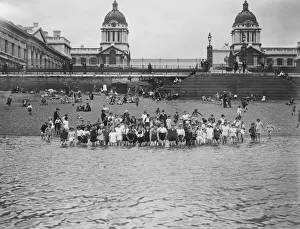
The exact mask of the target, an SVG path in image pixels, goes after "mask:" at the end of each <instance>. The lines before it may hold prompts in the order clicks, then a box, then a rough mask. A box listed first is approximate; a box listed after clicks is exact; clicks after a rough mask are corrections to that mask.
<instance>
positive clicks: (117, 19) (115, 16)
mask: <svg viewBox="0 0 300 229" xmlns="http://www.w3.org/2000/svg"><path fill="white" fill-rule="evenodd" d="M111 22H114V23H116V24H122V25H126V26H127V25H128V24H127V22H126V18H125V16H124V14H123V13H122V12H120V11H119V10H118V3H117V1H116V0H115V1H114V3H113V9H112V10H111V11H110V12H109V13H108V14H107V15H106V17H105V18H104V22H103V23H102V26H104V25H107V24H110V23H111Z"/></svg>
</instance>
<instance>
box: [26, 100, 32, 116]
mask: <svg viewBox="0 0 300 229" xmlns="http://www.w3.org/2000/svg"><path fill="white" fill-rule="evenodd" d="M32 109H33V107H32V105H31V104H30V103H29V104H28V106H27V110H28V113H29V115H32Z"/></svg>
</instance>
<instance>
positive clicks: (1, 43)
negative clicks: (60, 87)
mask: <svg viewBox="0 0 300 229" xmlns="http://www.w3.org/2000/svg"><path fill="white" fill-rule="evenodd" d="M55 47H56V45H55V44H53V46H52V44H51V43H48V40H47V36H46V35H45V32H44V31H43V30H42V28H41V27H39V25H38V23H34V24H33V26H31V27H23V26H21V25H18V26H17V25H15V24H13V23H12V22H10V21H7V20H5V19H4V18H0V65H1V66H2V65H3V64H4V63H6V64H7V65H8V67H10V68H18V69H20V68H23V67H24V66H26V67H27V69H28V68H29V69H30V68H60V67H61V65H62V63H63V62H64V61H69V59H70V55H66V53H64V52H60V51H58V50H57V49H56V48H55ZM68 47H70V45H69V46H68ZM69 52H70V48H69Z"/></svg>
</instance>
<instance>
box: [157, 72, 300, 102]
mask: <svg viewBox="0 0 300 229" xmlns="http://www.w3.org/2000/svg"><path fill="white" fill-rule="evenodd" d="M161 91H165V92H167V91H171V92H172V93H179V95H180V97H181V98H182V99H195V98H201V97H202V96H203V95H204V96H212V95H214V94H215V93H217V92H219V93H222V92H223V91H230V92H231V93H232V94H237V95H238V96H239V97H246V96H249V95H250V94H251V93H253V94H254V95H256V96H258V97H261V96H263V95H266V96H267V98H268V99H274V100H287V99H289V98H291V97H293V98H295V99H297V98H298V99H300V78H293V79H292V80H291V82H288V81H287V80H284V79H281V78H279V77H276V76H264V75H255V74H234V75H232V74H209V75H208V74H205V75H201V74H200V75H195V76H192V77H189V78H187V79H185V80H184V81H182V82H181V83H178V84H176V85H174V86H172V85H164V86H163V88H161Z"/></svg>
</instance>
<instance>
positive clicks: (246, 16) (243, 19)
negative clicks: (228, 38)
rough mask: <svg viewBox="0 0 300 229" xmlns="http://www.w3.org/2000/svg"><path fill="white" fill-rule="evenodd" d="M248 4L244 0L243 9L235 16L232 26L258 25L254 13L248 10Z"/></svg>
mask: <svg viewBox="0 0 300 229" xmlns="http://www.w3.org/2000/svg"><path fill="white" fill-rule="evenodd" d="M248 6H249V4H248V2H247V1H246V0H245V2H244V4H243V11H242V12H240V13H239V14H238V15H237V16H236V18H235V21H234V23H233V26H237V25H240V24H253V25H256V26H259V25H258V22H257V20H256V17H255V15H254V14H253V13H252V12H251V11H250V10H249V8H248Z"/></svg>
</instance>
